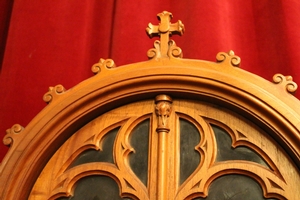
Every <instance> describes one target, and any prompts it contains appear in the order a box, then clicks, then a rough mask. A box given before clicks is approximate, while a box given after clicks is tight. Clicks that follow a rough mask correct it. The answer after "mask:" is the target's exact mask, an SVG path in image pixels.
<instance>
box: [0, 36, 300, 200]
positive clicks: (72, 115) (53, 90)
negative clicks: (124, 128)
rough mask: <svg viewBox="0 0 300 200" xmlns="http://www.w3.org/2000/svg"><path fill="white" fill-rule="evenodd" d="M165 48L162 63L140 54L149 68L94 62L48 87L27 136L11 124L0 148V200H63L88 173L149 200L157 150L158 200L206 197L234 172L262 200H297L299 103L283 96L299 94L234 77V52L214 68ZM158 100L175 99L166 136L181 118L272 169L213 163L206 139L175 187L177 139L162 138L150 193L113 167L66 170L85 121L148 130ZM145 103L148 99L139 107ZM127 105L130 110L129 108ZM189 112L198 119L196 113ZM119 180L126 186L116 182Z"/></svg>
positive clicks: (244, 75) (287, 86)
mask: <svg viewBox="0 0 300 200" xmlns="http://www.w3.org/2000/svg"><path fill="white" fill-rule="evenodd" d="M168 34H169V33H168ZM163 41H164V40H163ZM167 42H168V45H166V44H163V45H164V47H166V48H167V47H168V48H169V49H167V55H164V56H163V57H161V56H159V55H161V54H160V51H159V50H160V44H159V42H156V43H155V45H154V49H151V50H149V52H148V57H149V58H150V60H149V61H145V62H140V63H135V64H130V65H125V66H120V67H115V66H116V65H115V63H114V62H113V61H112V60H111V59H108V60H104V59H101V60H100V62H99V63H96V64H95V65H94V66H93V67H92V71H93V72H94V73H95V74H96V75H95V76H94V77H91V78H90V79H87V80H85V81H83V82H81V83H80V84H78V85H77V86H75V87H74V88H71V89H68V90H67V89H65V88H64V87H63V86H62V85H57V86H55V87H50V88H49V91H48V92H47V93H46V94H45V96H44V101H45V102H46V103H48V104H49V105H47V107H46V108H45V109H43V110H42V111H41V112H40V113H39V114H38V115H37V116H36V117H35V118H34V119H33V120H32V121H31V122H30V123H29V124H28V126H26V127H25V128H23V127H22V126H20V125H15V126H13V127H12V128H11V129H8V131H7V135H6V136H5V138H4V143H5V144H6V145H9V146H10V149H9V151H8V153H7V155H6V156H5V158H4V159H3V161H2V163H1V165H0V180H1V181H0V199H7V200H9V199H13V200H15V199H27V198H28V197H29V196H30V198H31V199H44V197H45V196H46V198H52V197H53V198H54V197H56V196H55V195H56V194H58V193H59V192H60V190H61V189H65V190H64V191H62V192H64V193H68V192H70V191H71V190H70V187H72V186H73V185H74V183H75V182H76V180H77V179H78V178H80V177H82V176H84V171H86V170H87V171H89V172H88V173H91V171H94V172H95V171H96V172H97V173H103V172H104V171H106V172H108V171H109V172H110V173H113V174H115V176H114V177H112V178H114V180H116V181H117V182H118V184H119V187H120V190H121V191H122V192H124V191H125V192H129V193H130V194H132V197H134V198H141V199H157V198H156V192H157V190H158V188H157V184H158V181H161V180H158V179H159V177H157V171H156V170H155V169H156V168H157V165H158V164H157V162H158V161H157V159H156V158H155V156H154V155H157V152H155V151H156V149H157V146H155V145H161V147H163V148H167V149H168V154H167V155H165V157H163V158H161V160H162V161H166V160H165V159H166V158H171V159H168V161H167V163H166V165H165V166H167V167H168V170H167V171H168V174H166V175H165V174H164V177H165V176H166V177H167V178H166V179H167V180H168V181H167V182H166V183H163V182H162V181H161V183H162V185H163V187H164V188H162V190H165V191H168V193H167V194H162V197H161V198H164V197H165V196H166V195H167V196H168V199H176V198H177V199H183V198H191V197H193V195H195V194H199V195H201V196H206V195H207V190H208V186H209V184H210V183H211V182H212V180H213V179H214V178H216V177H218V176H220V175H222V174H224V173H225V174H226V173H232V170H233V169H238V170H236V173H240V174H245V175H247V176H251V177H252V178H253V179H255V180H257V181H258V182H259V184H260V185H261V187H262V188H263V192H264V194H265V195H266V196H268V195H271V196H272V195H273V196H274V195H275V196H276V197H278V198H279V199H280V198H282V199H284V198H286V199H295V200H296V199H300V194H299V188H296V187H297V186H298V184H299V176H300V175H299V169H300V145H299V144H300V109H299V108H300V106H299V105H300V102H299V100H297V99H296V98H295V97H294V96H293V95H292V94H291V93H294V92H295V91H296V89H297V85H296V84H295V83H294V82H293V81H292V79H291V77H289V76H282V75H276V76H275V77H274V82H275V83H272V82H269V81H266V80H264V79H262V78H261V77H258V76H256V75H253V74H251V73H249V72H246V71H244V70H242V69H240V68H238V66H239V65H240V59H239V57H237V56H236V55H234V53H233V51H230V52H229V53H224V52H221V53H219V54H218V55H217V62H216V63H215V62H208V61H201V60H190V59H182V58H181V57H182V54H181V50H180V48H178V47H177V46H176V45H175V42H174V41H172V40H170V41H167ZM253 59H254V58H253ZM161 94H163V95H168V96H170V97H172V99H173V103H172V113H171V114H170V115H169V119H168V120H169V127H170V133H171V132H172V131H173V132H176V130H177V129H178V127H177V126H176V117H178V116H185V117H186V118H187V119H188V120H189V121H191V122H193V123H194V124H195V126H196V127H198V128H199V131H200V132H201V134H203V133H204V132H205V131H207V132H209V131H210V130H209V128H207V127H206V126H205V123H204V121H205V120H206V123H207V122H211V123H217V124H218V125H220V126H222V127H224V128H225V129H226V130H229V133H231V138H232V139H233V141H234V142H233V144H232V145H233V146H235V145H240V144H242V145H246V146H250V147H251V148H252V149H254V150H255V151H256V152H258V153H259V154H260V155H261V156H262V157H263V158H264V160H265V161H266V162H267V163H268V164H269V165H270V167H271V170H267V169H265V168H263V167H260V166H257V165H256V164H249V163H248V162H245V161H239V162H225V163H213V160H214V156H215V153H214V152H215V151H216V150H215V149H214V148H212V146H213V143H214V142H213V139H212V138H209V137H208V138H206V141H207V144H211V145H210V147H209V145H207V149H205V148H204V146H203V144H199V147H198V151H199V152H202V153H203V154H205V155H207V156H206V157H205V160H204V161H203V163H202V164H201V166H202V167H200V168H197V170H196V172H195V173H193V176H191V177H189V178H188V179H187V180H186V181H185V182H184V183H183V184H182V185H180V186H179V184H178V181H177V179H176V178H175V177H176V175H177V174H178V168H176V166H178V158H176V156H175V155H174V152H175V151H176V144H177V143H178V141H177V140H178V139H176V138H175V137H176V134H165V136H164V137H163V138H162V141H164V140H166V139H167V140H168V141H169V143H168V144H167V145H166V144H164V143H153V144H152V143H151V145H154V147H153V148H152V149H151V151H150V153H151V156H150V158H151V161H150V166H151V168H150V171H149V177H150V180H151V182H150V183H149V186H148V188H146V187H143V186H142V185H141V183H140V182H139V180H138V179H137V178H136V177H135V176H134V174H132V173H131V172H130V170H127V168H128V167H127V166H126V164H124V163H123V164H121V165H120V166H118V168H116V167H115V166H113V165H111V164H103V165H101V169H100V168H99V167H100V166H98V165H95V164H91V165H88V166H87V167H85V168H82V167H78V168H76V170H69V171H64V169H65V167H66V166H67V164H66V163H67V161H66V160H68V159H69V158H70V155H71V154H72V152H73V153H74V151H76V150H77V149H78V148H79V146H81V145H84V144H83V143H82V142H83V141H82V140H78V141H77V140H74V138H76V137H83V136H82V135H80V134H78V133H79V132H80V131H82V130H84V129H86V127H90V126H91V124H93V120H96V121H97V120H98V119H100V118H105V117H107V116H110V115H111V113H113V112H116V114H114V116H113V117H111V118H110V117H109V120H107V121H106V122H105V123H106V124H105V123H104V124H101V123H99V124H98V123H96V124H97V125H95V126H103V127H102V128H105V127H109V126H110V125H111V124H113V123H119V122H120V121H122V119H123V120H125V119H126V120H133V121H134V120H139V119H142V118H143V117H145V116H151V117H152V119H153V120H154V121H155V122H156V121H157V120H158V119H157V116H156V114H154V111H155V101H154V99H155V97H156V96H157V95H161ZM145 99H148V100H147V101H143V100H145ZM133 102H137V103H133ZM199 102H202V103H199ZM131 103H133V104H131ZM208 103H209V105H208ZM127 104H128V105H127ZM133 105H135V106H137V107H131V106H133ZM204 105H205V106H204ZM122 106H123V107H122ZM124 106H125V107H124ZM119 107H120V108H119ZM217 107H221V108H222V109H216V108H217ZM115 108H117V109H116V110H113V109H115ZM137 108H140V109H137ZM195 108H196V109H197V110H200V111H201V113H200V114H199V113H195ZM126 109H127V111H128V113H131V114H129V115H128V116H130V118H128V116H124V115H123V114H124V112H123V111H122V110H126ZM111 110H113V111H111ZM224 110H227V111H228V110H230V112H227V111H226V112H225V111H224ZM105 113H106V114H105ZM122 113H123V114H122ZM234 113H235V114H234ZM237 116H242V118H243V119H239V117H237ZM126 117H127V118H126ZM244 119H246V121H247V123H245V120H244ZM248 121H250V122H251V123H248ZM237 125H238V126H237ZM82 127H83V128H82ZM200 127H206V128H204V129H203V128H200ZM228 127H229V128H228ZM90 128H91V127H90ZM153 130H156V128H155V129H153ZM250 130H251V133H250ZM260 130H262V132H264V133H263V134H262V132H261V131H260ZM243 135H244V136H245V138H244V137H243ZM152 136H153V138H151V142H153V141H158V140H159V139H158V136H157V134H152ZM172 137H174V138H172ZM124 138H126V134H125V133H124ZM124 138H123V139H124ZM98 139H99V138H98ZM121 141H122V139H120V142H121ZM118 148H120V147H118ZM61 149H64V150H61ZM158 149H159V148H158ZM117 151H118V152H119V154H117V155H116V156H117V157H118V158H119V159H122V157H126V154H122V153H120V151H121V150H120V149H119V150H117ZM73 156H74V155H73ZM70 159H73V157H72V156H71V158H70ZM97 167H98V168H97ZM227 169H231V170H227ZM202 170H205V173H202V172H203V171H202ZM125 171H126V172H125ZM163 171H166V170H163ZM47 172H49V173H47ZM121 172H122V173H121ZM123 172H124V173H123ZM68 173H69V174H68ZM76 175H78V176H77V178H75V177H76ZM45 177H47V178H45ZM66 177H70V179H66V180H68V181H69V182H68V181H67V182H61V183H63V185H59V183H58V182H57V181H59V180H61V181H63V180H65V178H66ZM120 177H123V180H125V179H126V181H127V182H126V181H120ZM210 177H211V178H210ZM118 180H119V181H118ZM200 180H202V181H200ZM128 183H130V185H131V186H130V187H128ZM61 186H62V187H61ZM65 187H67V188H65ZM169 191H170V192H169ZM152 192H154V193H152ZM53 195H54V196H53Z"/></svg>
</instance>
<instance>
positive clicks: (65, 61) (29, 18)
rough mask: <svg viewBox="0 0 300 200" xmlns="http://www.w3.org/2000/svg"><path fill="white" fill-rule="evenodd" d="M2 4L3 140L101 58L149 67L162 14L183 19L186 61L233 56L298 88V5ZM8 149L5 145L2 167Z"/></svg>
mask: <svg viewBox="0 0 300 200" xmlns="http://www.w3.org/2000/svg"><path fill="white" fill-rule="evenodd" d="M6 2H9V1H6ZM10 2H12V1H10ZM3 4H4V6H3V7H2V9H3V11H4V12H3V13H4V14H2V15H0V21H1V24H0V31H1V32H0V36H1V41H2V42H1V44H0V45H2V46H1V47H0V48H1V51H0V53H1V52H3V53H2V55H1V56H3V62H2V67H1V74H0V97H1V98H0V138H3V137H4V135H5V130H6V129H7V128H10V127H12V125H13V124H15V123H18V124H21V125H22V126H24V127H25V126H26V125H27V124H28V123H29V121H30V120H31V119H32V118H33V117H34V116H35V115H36V114H37V113H38V112H39V111H40V110H41V109H42V108H43V107H44V106H45V105H46V104H45V103H44V102H43V100H42V96H43V95H44V94H45V93H46V92H47V91H48V87H49V86H55V85H57V84H62V85H63V86H64V87H65V88H66V89H69V88H71V87H73V86H74V85H76V84H77V83H79V82H80V81H82V80H84V79H86V78H88V77H91V76H92V75H93V74H92V72H91V70H90V68H91V66H92V65H93V64H94V63H96V62H98V61H99V59H100V58H105V59H106V58H112V59H113V60H114V61H115V63H116V64H117V66H120V65H123V64H129V63H133V62H139V61H144V60H147V56H146V52H147V50H148V49H150V48H152V47H153V41H154V40H153V39H148V37H147V36H146V33H145V28H146V26H147V25H148V23H149V22H151V23H153V24H157V23H158V21H157V19H156V15H157V13H160V12H162V11H164V10H167V11H170V12H172V13H173V16H174V18H173V20H172V21H173V22H176V21H177V20H178V19H180V20H182V22H183V23H184V25H185V28H186V32H185V34H184V35H183V36H182V37H179V36H174V38H173V39H174V40H175V41H176V44H177V46H179V47H181V49H182V50H183V56H184V58H195V59H203V60H210V61H215V56H216V54H217V53H218V52H220V51H225V52H228V51H229V50H234V52H235V54H236V55H238V56H240V57H241V58H242V64H241V68H243V69H245V70H247V71H250V72H252V73H255V74H257V75H259V76H262V77H264V78H266V79H268V80H270V81H271V80H272V77H273V75H274V74H276V73H282V74H283V75H292V76H293V78H294V81H295V82H296V83H298V84H300V68H299V64H300V51H299V50H300V35H299V31H300V20H299V19H300V3H299V1H295V0H284V1H283V0H281V1H280V0H274V1H267V0H260V1H254V0H252V1H219V0H213V1H204V0H189V1H185V0H181V1H176V2H174V1H171V0H165V1H159V0H156V1H137V0H127V1H116V0H115V1H97V0H91V1H79V0H77V1H76V0H74V1H67V0H61V1H50V0H44V1H29V0H22V1H21V0H15V1H14V2H13V4H12V3H3ZM11 8H12V12H11V17H9V16H10V11H11ZM7 24H9V26H8V25H7ZM6 36H7V37H6ZM3 41H4V42H3ZM1 56H0V58H1ZM296 97H297V98H300V92H299V91H298V93H296ZM299 109H300V108H299ZM7 149H8V148H7V147H5V146H4V145H3V144H0V160H2V158H3V157H4V155H5V153H6V151H7Z"/></svg>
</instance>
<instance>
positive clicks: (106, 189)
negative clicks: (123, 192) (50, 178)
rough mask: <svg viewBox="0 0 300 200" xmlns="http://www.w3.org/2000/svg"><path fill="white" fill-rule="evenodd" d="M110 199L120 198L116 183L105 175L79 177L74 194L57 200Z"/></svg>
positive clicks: (124, 199) (127, 199)
mask: <svg viewBox="0 0 300 200" xmlns="http://www.w3.org/2000/svg"><path fill="white" fill-rule="evenodd" d="M83 199H84V200H111V199H116V200H118V199H121V200H130V198H121V197H120V192H119V187H118V185H117V183H116V182H115V181H114V180H113V179H111V178H109V177H107V176H87V177H85V178H82V179H80V180H79V181H78V182H77V183H76V186H75V191H74V196H71V197H62V198H58V199H57V200H83Z"/></svg>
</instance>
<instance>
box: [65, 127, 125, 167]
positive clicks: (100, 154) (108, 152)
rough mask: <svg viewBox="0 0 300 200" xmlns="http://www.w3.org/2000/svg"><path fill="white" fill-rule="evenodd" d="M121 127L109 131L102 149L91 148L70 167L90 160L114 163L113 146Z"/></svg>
mask: <svg viewBox="0 0 300 200" xmlns="http://www.w3.org/2000/svg"><path fill="white" fill-rule="evenodd" d="M119 129H120V127H118V128H115V129H113V130H111V131H110V132H108V133H107V134H106V135H105V136H104V138H103V142H102V144H103V145H102V151H101V150H99V151H97V150H94V149H89V150H86V151H84V152H82V153H81V154H80V155H79V156H78V157H77V158H76V159H75V160H74V162H73V163H72V164H71V165H70V166H69V168H72V167H75V166H77V165H80V164H84V163H90V162H109V163H114V159H113V146H114V141H115V138H116V135H117V133H118V131H119Z"/></svg>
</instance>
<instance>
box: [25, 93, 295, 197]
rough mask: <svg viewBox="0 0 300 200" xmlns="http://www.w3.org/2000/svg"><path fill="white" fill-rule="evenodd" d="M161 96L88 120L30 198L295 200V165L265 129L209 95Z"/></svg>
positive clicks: (50, 164)
mask: <svg viewBox="0 0 300 200" xmlns="http://www.w3.org/2000/svg"><path fill="white" fill-rule="evenodd" d="M161 96H164V95H160V96H159V97H161ZM162 99H170V98H162ZM160 103H161V105H157V104H155V100H145V101H140V102H136V103H131V104H128V105H126V106H121V107H119V108H116V109H113V110H111V111H109V112H107V113H105V114H103V115H101V116H99V117H97V118H96V119H94V120H92V121H91V122H89V123H88V124H86V125H85V126H84V127H82V128H81V129H80V130H78V131H77V132H76V133H75V134H73V135H72V136H71V137H70V138H69V139H68V140H67V141H66V142H65V143H64V144H63V145H62V146H61V147H60V148H59V150H58V151H57V152H56V153H55V154H54V156H53V157H52V158H51V159H50V161H49V162H48V163H47V165H46V167H45V168H44V169H43V171H42V172H41V175H40V176H39V178H38V180H37V182H36V183H35V185H34V187H33V189H32V191H31V195H30V198H29V199H57V198H58V199H69V198H61V197H66V196H68V195H74V199H83V197H85V199H102V198H104V196H107V197H108V199H121V197H120V196H122V197H124V198H129V199H158V197H160V198H161V199H178V200H180V199H192V198H195V199H202V198H204V197H206V196H207V195H208V199H214V197H213V196H217V197H218V199H228V198H232V199H241V198H243V199H264V198H263V195H264V196H265V197H270V198H276V199H284V198H286V199H297V198H296V197H297V196H296V193H294V192H293V191H297V190H298V188H299V185H297V183H299V182H300V178H299V173H298V171H297V167H296V166H295V165H294V164H293V162H292V161H291V159H290V158H289V157H287V156H286V154H285V152H284V150H283V149H282V148H281V147H280V146H279V145H278V144H277V143H276V142H275V141H274V139H272V138H271V137H270V136H269V135H268V134H267V132H266V131H265V130H262V129H261V128H259V127H258V126H257V125H256V124H254V123H253V122H251V121H249V120H247V119H246V118H244V117H243V116H241V115H238V114H236V113H234V112H232V111H231V110H228V109H225V108H223V107H220V106H216V105H213V104H210V103H207V102H201V101H195V100H179V99H178V100H177V99H176V100H173V101H172V102H170V101H166V102H160ZM165 107H167V109H165ZM165 110H166V112H164V111H165ZM158 113H159V114H158ZM160 114H165V115H160ZM286 169H288V170H286ZM89 182H90V184H92V185H89ZM111 182H112V183H111ZM96 183H98V184H96ZM292 183H293V184H292ZM81 184H82V185H81ZM110 184H111V185H114V186H110V187H109V189H107V188H106V187H107V186H106V185H110ZM228 184H230V185H229V186H228ZM101 188H106V189H101ZM77 190H80V191H81V192H79V191H78V192H77ZM77 196H78V197H77ZM210 196H212V197H210ZM76 197H77V198H76ZM71 199H73V198H71Z"/></svg>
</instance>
